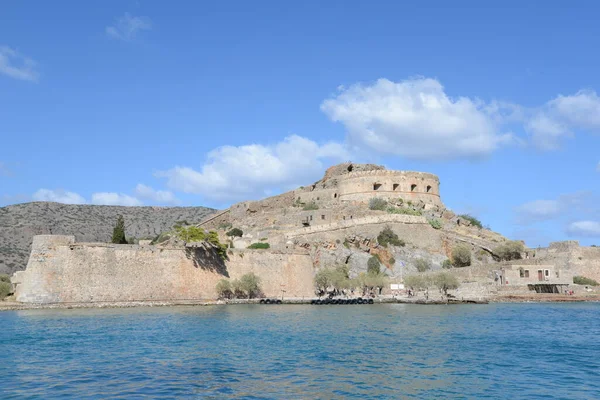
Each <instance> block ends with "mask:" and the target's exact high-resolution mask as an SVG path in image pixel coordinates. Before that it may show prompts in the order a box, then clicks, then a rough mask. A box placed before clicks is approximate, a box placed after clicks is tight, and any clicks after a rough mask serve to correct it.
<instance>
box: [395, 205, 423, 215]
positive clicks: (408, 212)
mask: <svg viewBox="0 0 600 400" xmlns="http://www.w3.org/2000/svg"><path fill="white" fill-rule="evenodd" d="M387 212H388V214H404V215H416V216H418V217H420V216H422V215H423V213H422V212H421V211H420V210H413V209H412V208H404V207H388V208H387Z"/></svg>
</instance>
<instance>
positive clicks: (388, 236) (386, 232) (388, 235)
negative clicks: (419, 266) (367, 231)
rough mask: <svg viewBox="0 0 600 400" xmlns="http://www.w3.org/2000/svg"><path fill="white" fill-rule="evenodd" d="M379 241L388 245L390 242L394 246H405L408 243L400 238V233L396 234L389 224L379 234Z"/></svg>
mask: <svg viewBox="0 0 600 400" xmlns="http://www.w3.org/2000/svg"><path fill="white" fill-rule="evenodd" d="M377 242H378V243H379V244H380V245H382V246H385V247H387V246H388V244H391V245H392V246H400V247H404V246H405V245H406V243H405V242H404V240H401V239H400V238H398V235H396V234H395V233H394V231H392V228H390V227H389V226H386V227H385V228H384V229H383V230H382V231H381V232H380V233H379V235H378V236H377Z"/></svg>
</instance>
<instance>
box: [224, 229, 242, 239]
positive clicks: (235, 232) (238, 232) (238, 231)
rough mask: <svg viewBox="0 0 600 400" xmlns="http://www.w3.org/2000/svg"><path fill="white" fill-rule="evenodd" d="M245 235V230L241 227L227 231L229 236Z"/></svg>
mask: <svg viewBox="0 0 600 400" xmlns="http://www.w3.org/2000/svg"><path fill="white" fill-rule="evenodd" d="M243 235H244V231H242V230H241V229H240V228H233V229H232V230H230V231H229V232H227V236H233V237H242V236H243Z"/></svg>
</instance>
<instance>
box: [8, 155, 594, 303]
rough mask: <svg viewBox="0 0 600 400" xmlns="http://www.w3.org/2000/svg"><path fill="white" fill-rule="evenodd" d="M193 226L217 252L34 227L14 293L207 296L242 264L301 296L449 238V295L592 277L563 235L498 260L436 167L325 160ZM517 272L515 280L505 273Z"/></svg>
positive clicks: (404, 263) (272, 288)
mask: <svg viewBox="0 0 600 400" xmlns="http://www.w3.org/2000/svg"><path fill="white" fill-rule="evenodd" d="M373 198H381V199H384V200H386V201H387V203H388V205H389V207H390V209H384V210H377V209H371V208H370V207H369V202H370V201H371V199H373ZM397 210H401V211H402V212H395V211H397ZM433 221H435V222H436V223H435V224H433V223H432V222H433ZM198 225H199V226H200V227H202V228H203V229H205V230H206V231H208V230H215V231H217V232H218V234H219V237H220V239H221V241H222V242H226V243H229V249H228V251H227V259H226V260H225V261H223V260H221V259H220V258H218V257H215V254H214V251H212V249H211V248H210V247H209V246H206V244H203V243H183V244H182V243H173V242H169V241H167V242H165V243H158V244H155V245H151V244H147V243H145V244H140V245H114V244H106V243H75V241H74V238H73V237H71V236H37V237H35V238H34V242H33V245H32V253H31V257H30V259H29V263H28V265H27V269H26V270H25V271H22V272H17V273H16V274H15V276H14V277H13V282H14V283H15V284H16V299H17V301H21V302H33V303H61V302H84V303H85V302H101V301H109V302H118V301H146V300H155V301H156V300H167V301H168V300H202V299H214V298H215V297H216V292H215V285H216V283H217V282H218V281H219V280H220V279H223V278H231V279H235V278H238V277H239V276H241V275H243V274H245V273H248V272H254V273H255V274H256V275H258V276H259V277H260V279H261V281H262V290H263V292H264V295H265V296H267V297H281V296H283V295H285V297H288V298H290V297H291V298H311V297H314V286H313V277H314V275H315V273H316V271H318V270H319V269H320V268H323V267H333V266H336V265H341V264H346V265H347V266H348V267H349V270H350V274H351V275H352V276H356V275H358V274H360V273H363V272H365V271H366V269H367V261H368V260H369V258H371V257H372V256H374V255H375V256H377V257H378V258H379V259H380V260H381V263H382V267H383V268H384V270H385V273H386V275H388V276H389V278H390V281H391V282H397V283H401V282H402V280H403V277H405V276H406V275H408V274H414V273H416V262H417V260H422V259H424V260H427V262H428V263H429V264H430V265H431V269H432V270H433V271H436V270H439V269H441V265H442V263H443V261H444V260H446V259H448V258H450V256H451V252H452V249H453V248H454V247H456V246H458V245H460V246H465V247H467V248H468V249H469V250H470V252H471V254H472V264H471V266H470V267H465V268H453V269H451V270H449V271H450V272H451V273H453V274H455V275H456V276H457V277H459V279H460V280H461V281H462V282H463V285H462V286H461V288H459V290H458V291H459V292H460V293H459V294H460V295H461V296H478V297H486V296H488V297H489V296H493V295H496V294H498V293H500V292H502V291H503V290H504V291H506V290H507V287H508V286H510V290H513V291H514V290H517V291H518V290H519V286H523V285H525V284H526V283H529V280H532V279H535V277H537V276H538V275H537V274H538V273H539V271H542V272H541V274H542V275H540V276H541V277H542V278H543V279H544V280H548V279H546V277H548V278H550V277H552V278H553V280H552V281H553V282H558V283H562V284H568V283H572V276H573V275H584V276H587V277H589V278H593V279H597V280H600V249H598V248H588V247H580V246H578V245H577V244H576V243H572V242H559V243H555V244H552V245H551V246H550V247H549V248H548V249H535V250H532V249H528V250H526V251H525V252H524V254H523V255H522V259H521V260H517V261H511V262H499V260H498V257H497V255H496V254H494V249H495V248H496V247H497V246H498V245H500V244H502V243H504V242H506V241H507V239H506V238H504V237H503V236H501V235H499V234H497V233H495V232H493V231H491V230H488V229H483V228H479V227H475V226H472V225H471V223H470V221H469V220H468V219H465V218H463V217H461V216H458V215H456V214H455V213H453V212H452V211H450V210H448V209H446V207H445V206H444V204H443V202H442V200H441V197H440V182H439V179H438V177H437V176H435V175H432V174H428V173H423V172H407V171H389V170H386V169H385V168H384V167H382V166H378V165H372V164H353V163H343V164H339V165H336V166H333V167H331V168H329V169H328V170H327V171H326V172H325V175H324V177H323V178H322V179H321V180H319V181H317V182H315V183H313V184H312V185H309V186H305V187H300V188H298V189H296V190H292V191H289V192H286V193H283V194H280V195H278V196H273V197H269V198H266V199H263V200H259V201H245V202H241V203H237V204H234V205H232V206H231V207H230V208H228V209H226V210H222V211H218V212H216V213H214V214H213V215H210V216H209V217H207V218H206V219H205V220H204V221H202V222H200V223H199V224H198ZM386 227H389V228H391V229H392V230H393V232H394V233H396V234H397V235H398V236H399V238H401V239H402V240H403V241H404V242H405V243H406V244H405V246H388V247H384V246H380V245H379V244H378V243H377V236H378V234H379V233H380V232H381V231H382V230H383V229H384V228H386ZM231 228H238V229H241V230H242V231H243V235H242V236H241V237H228V236H227V232H228V231H229V230H230V229H231ZM254 243H265V244H266V243H268V244H269V246H270V248H269V249H252V248H248V247H249V246H250V245H252V244H254ZM524 266H525V267H526V268H527V269H525V267H524ZM525 270H527V272H528V273H527V279H526V278H525V276H524V271H525ZM529 270H531V275H529ZM515 271H516V272H515ZM519 273H520V274H521V275H523V277H522V279H520V278H521V277H519V279H515V278H514V277H515V274H519ZM509 279H510V280H509ZM507 281H508V283H510V285H509V284H507ZM519 283H521V285H519ZM505 286H506V287H505ZM524 288H525V290H527V286H524Z"/></svg>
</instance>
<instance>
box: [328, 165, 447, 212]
mask: <svg viewBox="0 0 600 400" xmlns="http://www.w3.org/2000/svg"><path fill="white" fill-rule="evenodd" d="M413 185H414V187H413ZM338 188H339V198H340V200H342V201H365V202H366V201H368V200H369V199H371V198H372V197H382V198H402V199H404V200H407V201H408V200H411V201H418V200H423V201H424V202H425V203H428V204H435V205H439V206H442V205H443V204H442V201H441V199H440V188H439V179H438V178H437V177H436V176H435V175H432V174H425V173H418V172H410V173H408V172H407V173H403V172H397V171H369V172H360V173H359V172H357V173H350V174H349V175H348V177H347V178H345V179H342V180H340V182H339V184H338Z"/></svg>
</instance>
